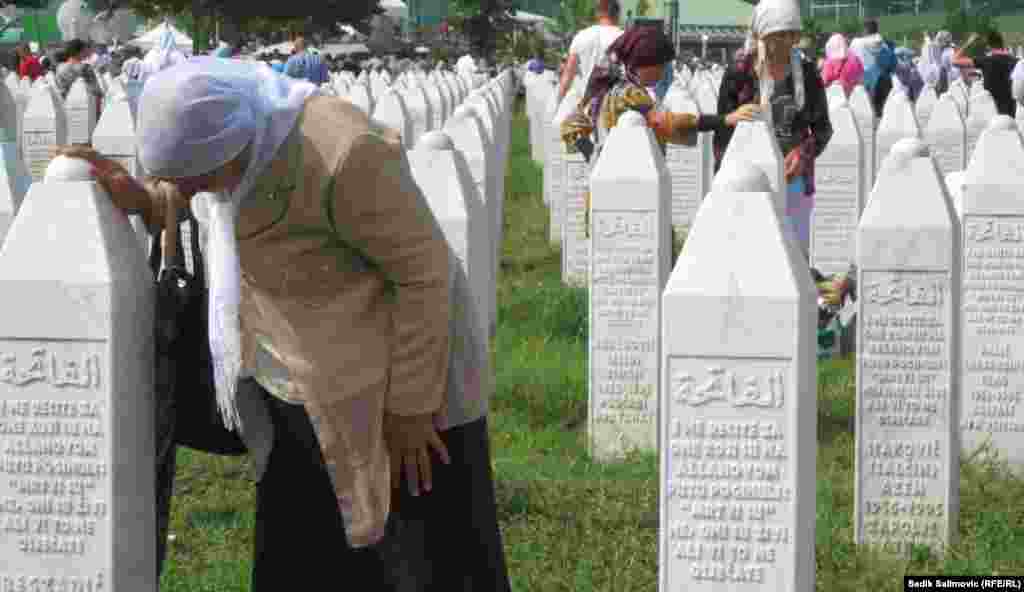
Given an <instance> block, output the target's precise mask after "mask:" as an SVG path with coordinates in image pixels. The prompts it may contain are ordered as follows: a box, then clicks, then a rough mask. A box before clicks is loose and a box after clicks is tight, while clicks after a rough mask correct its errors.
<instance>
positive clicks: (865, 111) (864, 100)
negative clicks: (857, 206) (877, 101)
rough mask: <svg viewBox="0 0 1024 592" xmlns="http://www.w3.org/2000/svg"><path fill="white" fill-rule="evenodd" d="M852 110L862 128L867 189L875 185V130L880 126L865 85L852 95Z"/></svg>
mask: <svg viewBox="0 0 1024 592" xmlns="http://www.w3.org/2000/svg"><path fill="white" fill-rule="evenodd" d="M849 102H850V109H852V110H853V115H854V116H855V117H856V118H857V126H858V127H859V128H860V140H861V143H862V144H863V146H864V179H865V189H870V187H871V186H873V185H874V184H875V152H876V149H875V129H876V128H877V126H878V121H877V118H876V117H875V109H874V107H872V106H871V97H870V95H868V91H867V90H865V89H864V85H862V84H858V85H857V86H855V87H853V92H851V93H850V101H849Z"/></svg>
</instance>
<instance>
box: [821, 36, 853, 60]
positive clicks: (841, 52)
mask: <svg viewBox="0 0 1024 592" xmlns="http://www.w3.org/2000/svg"><path fill="white" fill-rule="evenodd" d="M849 53H850V46H849V44H848V43H847V42H846V37H844V36H843V34H842V33H835V34H833V35H832V36H831V37H829V38H828V42H827V43H825V59H826V60H843V59H846V56H847V55H848V54H849Z"/></svg>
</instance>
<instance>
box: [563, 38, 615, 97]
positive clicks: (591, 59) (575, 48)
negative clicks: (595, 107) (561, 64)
mask: <svg viewBox="0 0 1024 592" xmlns="http://www.w3.org/2000/svg"><path fill="white" fill-rule="evenodd" d="M622 32H623V31H622V29H620V28H619V27H613V26H611V25H593V26H590V27H587V28H586V29H583V30H582V31H580V32H579V33H576V36H575V37H573V38H572V45H570V46H569V53H570V54H576V79H575V80H573V85H574V86H576V85H578V88H579V93H580V95H581V96H582V94H583V92H584V91H585V90H586V88H587V82H588V81H589V80H590V73H591V72H593V71H594V66H596V65H598V64H599V63H600V62H601V60H602V59H603V58H604V54H605V52H606V51H608V46H609V45H611V44H612V43H613V42H614V41H615V40H616V39H618V38H619V35H622Z"/></svg>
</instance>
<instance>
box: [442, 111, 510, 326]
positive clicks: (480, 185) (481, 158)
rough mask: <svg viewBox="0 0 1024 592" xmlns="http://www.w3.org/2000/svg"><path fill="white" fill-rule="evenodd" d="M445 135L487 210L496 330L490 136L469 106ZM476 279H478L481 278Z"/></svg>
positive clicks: (490, 314)
mask: <svg viewBox="0 0 1024 592" xmlns="http://www.w3.org/2000/svg"><path fill="white" fill-rule="evenodd" d="M444 132H445V133H447V134H448V137H449V138H450V139H451V142H452V144H453V145H454V146H455V148H456V150H458V151H459V152H461V153H462V157H463V158H464V159H465V161H466V164H467V166H468V167H469V173H470V176H471V177H472V179H473V182H474V183H475V184H476V189H477V195H479V196H480V199H481V200H483V203H484V206H485V207H486V209H487V221H488V225H487V245H488V252H490V253H491V256H490V258H489V260H488V261H489V262H488V265H487V269H488V275H487V278H488V279H487V284H486V285H487V301H486V302H485V303H484V306H485V308H487V310H488V319H489V320H490V323H491V327H494V326H495V323H496V321H497V310H498V296H497V285H498V275H497V274H498V267H497V265H498V261H497V259H496V258H495V253H497V252H498V251H497V246H496V245H495V244H494V243H495V236H494V232H493V230H492V229H493V224H492V223H491V221H493V220H494V217H495V207H496V206H495V204H494V201H493V199H491V195H490V193H489V192H488V188H489V184H488V179H489V174H490V168H491V167H492V166H493V163H492V162H491V160H490V159H491V149H490V146H488V144H487V132H486V131H484V124H483V122H482V121H481V120H480V116H479V114H478V113H477V110H476V109H474V108H472V107H471V106H470V105H463V106H461V107H459V108H458V109H456V110H455V113H453V114H452V117H451V119H449V120H448V122H447V123H446V124H445V126H444ZM475 275H477V276H479V274H475Z"/></svg>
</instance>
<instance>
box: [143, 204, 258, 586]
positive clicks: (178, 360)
mask: <svg viewBox="0 0 1024 592" xmlns="http://www.w3.org/2000/svg"><path fill="white" fill-rule="evenodd" d="M186 221H187V223H188V224H189V228H190V229H191V235H192V240H191V241H190V243H191V244H190V245H189V248H190V250H191V254H192V260H193V271H194V273H191V274H190V273H189V272H188V269H187V266H186V264H185V256H184V249H183V248H182V244H181V242H182V241H181V237H180V234H181V233H180V228H179V227H178V226H177V225H173V226H172V227H169V232H167V233H166V234H167V235H168V242H171V241H173V248H169V250H170V251H172V253H171V255H170V257H167V258H165V257H164V256H163V255H164V253H163V250H164V249H163V248H162V242H163V241H162V240H160V237H157V238H155V239H154V240H153V246H152V249H151V250H150V255H149V265H150V269H151V270H152V271H153V276H154V278H156V311H155V313H156V314H155V320H156V322H155V326H154V336H155V344H156V369H155V370H156V373H155V392H156V418H155V419H156V506H157V507H156V516H157V575H158V576H159V574H160V570H161V567H162V565H163V560H164V557H165V556H166V551H167V530H168V526H169V524H168V522H169V518H170V508H171V495H172V492H173V489H174V472H175V468H176V463H175V456H176V453H177V446H178V445H182V446H186V447H188V448H192V449H195V450H199V451H202V452H208V453H212V454H221V455H232V456H236V455H242V454H245V453H246V447H245V444H244V443H243V441H242V439H241V436H240V435H239V434H238V433H237V432H232V431H229V430H228V429H227V428H225V427H224V424H223V421H222V420H221V415H220V411H219V410H218V408H217V395H216V389H215V386H214V379H213V364H212V361H211V355H210V345H209V338H208V335H209V333H208V329H207V323H206V319H207V312H206V310H207V309H206V306H207V301H208V294H207V290H206V284H205V281H204V275H203V274H204V270H203V260H202V253H201V251H200V249H199V225H198V223H197V222H196V220H195V218H194V217H192V215H191V212H189V213H188V217H187V218H186ZM161 262H163V267H164V268H163V270H162V271H161V270H160V264H161Z"/></svg>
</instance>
